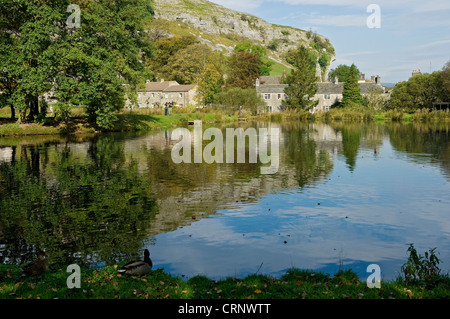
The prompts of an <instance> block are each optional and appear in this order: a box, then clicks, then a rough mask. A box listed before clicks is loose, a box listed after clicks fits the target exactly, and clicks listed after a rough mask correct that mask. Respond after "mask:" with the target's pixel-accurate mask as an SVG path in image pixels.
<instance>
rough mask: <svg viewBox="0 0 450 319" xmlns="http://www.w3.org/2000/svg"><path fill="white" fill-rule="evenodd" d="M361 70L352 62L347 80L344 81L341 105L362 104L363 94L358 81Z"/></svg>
mask: <svg viewBox="0 0 450 319" xmlns="http://www.w3.org/2000/svg"><path fill="white" fill-rule="evenodd" d="M358 75H359V71H358V68H357V67H356V65H354V64H352V66H351V67H350V73H349V76H348V78H347V81H346V82H345V83H344V91H343V92H342V101H341V106H342V107H347V106H350V105H351V104H356V105H361V103H362V95H361V90H360V87H359V83H358Z"/></svg>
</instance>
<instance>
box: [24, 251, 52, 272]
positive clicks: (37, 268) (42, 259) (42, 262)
mask: <svg viewBox="0 0 450 319" xmlns="http://www.w3.org/2000/svg"><path fill="white" fill-rule="evenodd" d="M37 257H38V258H37V259H36V260H35V261H32V262H31V263H29V264H28V265H26V266H24V267H23V268H22V270H23V272H24V273H25V274H26V275H28V276H37V275H41V274H43V273H44V272H46V271H47V270H48V260H47V255H46V254H45V253H44V252H43V251H39V252H38V253H37Z"/></svg>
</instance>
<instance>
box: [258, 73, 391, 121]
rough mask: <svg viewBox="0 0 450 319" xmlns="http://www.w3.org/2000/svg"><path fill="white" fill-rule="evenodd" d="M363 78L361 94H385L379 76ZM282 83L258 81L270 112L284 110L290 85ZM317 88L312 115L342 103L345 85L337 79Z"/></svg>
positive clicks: (267, 78) (269, 79) (273, 78)
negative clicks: (287, 88)
mask: <svg viewBox="0 0 450 319" xmlns="http://www.w3.org/2000/svg"><path fill="white" fill-rule="evenodd" d="M363 77H364V75H363V74H362V75H361V76H360V78H359V86H360V90H361V94H363V95H365V94H368V93H370V92H376V91H378V92H384V88H383V86H382V85H381V78H380V77H379V76H376V77H375V76H372V78H371V80H369V81H366V80H364V81H363V80H362V79H363ZM280 82H281V77H280V76H261V77H260V78H259V79H257V80H256V85H255V86H256V92H257V93H258V94H260V95H261V97H262V98H263V99H264V100H265V101H266V106H267V111H268V112H280V111H282V109H283V107H282V103H283V101H284V100H286V94H285V93H284V90H285V88H286V87H288V84H280ZM317 86H318V88H317V92H316V94H315V95H314V97H313V98H312V99H314V100H318V104H317V105H316V106H315V107H314V108H313V109H312V110H311V112H312V113H314V112H317V111H328V110H329V109H330V107H331V106H332V105H333V104H335V103H337V102H340V101H342V97H343V95H342V93H343V92H344V83H343V82H338V80H337V78H336V79H335V80H334V81H333V82H317Z"/></svg>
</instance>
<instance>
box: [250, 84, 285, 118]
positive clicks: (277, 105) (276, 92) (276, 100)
mask: <svg viewBox="0 0 450 319" xmlns="http://www.w3.org/2000/svg"><path fill="white" fill-rule="evenodd" d="M255 86H256V92H257V93H258V94H259V95H261V97H262V98H263V99H264V101H265V102H266V107H267V111H268V112H280V111H281V110H282V104H283V101H284V100H286V94H285V93H284V89H285V88H287V87H288V85H287V84H281V76H261V77H259V78H258V79H256V85H255Z"/></svg>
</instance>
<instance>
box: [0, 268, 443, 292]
mask: <svg viewBox="0 0 450 319" xmlns="http://www.w3.org/2000/svg"><path fill="white" fill-rule="evenodd" d="M117 268H118V267H117V266H108V267H105V268H103V269H101V270H93V269H86V268H82V269H81V287H80V288H73V289H69V288H67V279H68V277H69V276H70V273H67V272H66V269H65V268H64V269H63V268H58V267H53V269H51V270H50V271H48V272H46V273H45V274H43V275H42V276H40V277H24V276H22V271H21V269H20V267H18V266H13V265H0V299H16V298H25V299H53V298H58V299H442V298H449V297H450V278H449V276H448V275H446V276H440V277H439V279H438V280H436V281H435V282H434V283H433V285H425V284H418V283H416V284H411V283H410V284H409V285H407V284H406V283H405V281H404V280H403V279H401V278H399V279H397V280H394V281H389V282H384V281H382V283H381V288H379V289H378V288H372V289H370V288H368V287H367V284H366V282H365V281H362V280H361V279H359V278H358V276H357V275H356V274H355V273H354V272H352V271H351V270H346V271H340V272H338V273H337V274H335V275H333V276H330V275H328V274H323V273H317V272H312V271H307V270H298V269H291V270H288V271H287V272H286V273H285V275H283V276H282V277H280V278H274V277H271V276H266V275H250V276H248V277H246V278H242V279H239V278H225V279H222V280H218V281H215V280H211V279H208V278H206V277H203V276H196V277H193V278H190V279H188V280H186V279H184V278H180V277H175V276H172V275H170V274H167V273H165V272H164V270H163V269H156V270H153V271H152V272H151V273H150V274H148V275H147V276H144V277H130V276H121V275H120V274H118V272H117Z"/></svg>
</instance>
